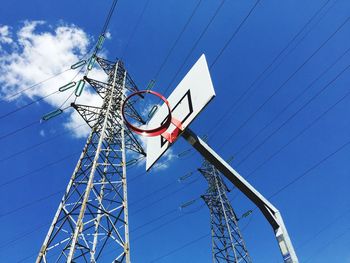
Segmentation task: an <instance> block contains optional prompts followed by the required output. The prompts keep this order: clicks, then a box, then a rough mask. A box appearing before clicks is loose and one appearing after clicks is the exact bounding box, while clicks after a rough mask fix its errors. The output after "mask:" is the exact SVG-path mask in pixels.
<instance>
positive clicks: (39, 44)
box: [0, 21, 105, 137]
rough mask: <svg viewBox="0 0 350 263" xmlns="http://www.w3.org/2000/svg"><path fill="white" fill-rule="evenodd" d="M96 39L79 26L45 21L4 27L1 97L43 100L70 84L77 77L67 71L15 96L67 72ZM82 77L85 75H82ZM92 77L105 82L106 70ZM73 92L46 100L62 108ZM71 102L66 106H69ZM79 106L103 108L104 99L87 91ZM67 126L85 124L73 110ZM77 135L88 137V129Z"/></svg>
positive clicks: (0, 54) (0, 48) (0, 31)
mask: <svg viewBox="0 0 350 263" xmlns="http://www.w3.org/2000/svg"><path fill="white" fill-rule="evenodd" d="M91 40H92V38H91V37H90V36H89V35H88V34H87V33H86V32H85V31H84V30H82V29H81V28H79V27H77V26H76V25H64V24H61V25H57V26H51V25H48V24H47V23H46V22H44V21H25V22H24V23H23V24H22V26H21V27H20V28H19V29H18V30H16V31H13V30H11V28H10V27H9V26H7V25H3V26H0V84H1V87H0V96H1V97H2V99H7V100H19V101H21V100H23V99H36V98H38V97H43V96H45V95H47V94H50V93H52V92H54V91H57V90H58V88H59V87H60V86H62V85H65V84H66V83H68V82H70V81H71V80H72V79H73V78H74V76H75V75H76V74H77V72H76V71H75V72H74V71H67V72H65V73H64V74H62V75H60V76H58V77H56V78H54V79H53V80H50V81H47V82H45V83H44V84H42V85H38V86H36V87H35V88H33V89H28V90H26V91H25V92H23V93H21V94H20V95H18V96H13V97H11V94H15V93H17V92H19V91H21V90H23V89H25V88H27V87H29V86H31V85H34V84H36V83H38V82H40V81H42V80H44V79H47V78H49V77H51V76H53V75H56V74H58V73H60V72H62V71H64V70H66V69H69V68H70V66H71V65H72V64H74V63H76V62H77V61H79V59H80V58H81V57H83V56H84V55H85V54H86V52H88V49H89V48H90V46H91V42H92V41H91ZM80 77H81V76H80ZM90 77H93V78H96V79H99V80H104V79H105V74H104V73H103V72H102V70H97V69H96V70H93V71H92V72H91V75H90ZM68 94H69V92H68V91H67V92H66V93H60V94H57V95H53V96H49V97H47V98H45V102H46V103H48V104H50V105H51V106H52V107H53V109H56V108H57V107H59V106H61V104H62V102H63V101H64V100H65V99H66V98H67V97H68ZM68 103H69V101H68V102H67V104H66V105H68ZM77 103H82V104H88V105H100V104H101V103H102V101H101V99H100V97H99V96H98V95H97V94H95V93H93V92H92V91H91V90H89V89H86V90H85V91H84V93H83V95H82V96H81V97H80V98H79V99H78V101H77ZM67 114H68V115H69V116H68V117H67V122H66V123H64V125H65V127H67V128H69V129H72V128H73V127H77V126H78V125H79V124H82V123H83V120H82V119H81V117H79V116H78V114H77V113H75V112H74V111H73V110H72V111H68V112H67ZM72 132H73V135H75V136H78V137H84V136H86V134H87V133H88V132H89V129H88V128H81V129H79V130H76V129H72Z"/></svg>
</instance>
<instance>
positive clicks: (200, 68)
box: [146, 54, 215, 171]
mask: <svg viewBox="0 0 350 263" xmlns="http://www.w3.org/2000/svg"><path fill="white" fill-rule="evenodd" d="M214 97H215V91H214V87H213V84H212V82H211V78H210V73H209V69H208V64H207V61H206V59H205V55H204V54H203V55H202V56H201V57H200V58H199V59H198V61H197V62H196V63H195V64H194V65H193V67H192V68H191V69H190V71H189V72H188V73H187V74H186V76H185V77H184V78H183V79H182V81H181V82H180V83H179V85H177V87H176V88H175V90H174V91H173V92H172V93H171V94H170V96H169V98H168V101H169V103H170V107H171V111H172V116H173V117H174V118H176V119H177V120H179V121H180V122H182V126H183V128H184V129H185V128H186V127H187V126H188V125H190V123H191V122H192V121H193V120H194V118H195V117H196V116H197V115H198V114H199V113H200V112H201V111H202V109H203V108H204V107H205V106H206V105H207V104H208V103H209V102H210V101H211V100H212V98H214ZM167 114H168V109H167V107H166V105H165V104H163V105H162V106H161V107H160V108H159V109H158V110H157V112H156V113H155V114H154V116H153V117H152V118H151V120H150V121H149V123H148V126H147V128H148V129H151V128H155V127H159V126H160V125H161V123H162V122H163V121H164V120H165V118H166V116H167ZM174 129H175V127H174V126H173V125H170V127H169V128H168V132H171V131H172V130H174ZM169 146H170V143H169V142H168V141H167V140H165V139H164V138H163V137H162V136H156V137H147V158H146V170H147V171H148V170H149V169H150V168H151V167H152V166H153V165H154V164H155V163H156V162H157V160H158V159H159V158H160V157H161V156H162V155H163V154H164V153H165V152H166V150H167V149H168V148H169Z"/></svg>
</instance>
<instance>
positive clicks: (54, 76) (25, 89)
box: [2, 68, 71, 101]
mask: <svg viewBox="0 0 350 263" xmlns="http://www.w3.org/2000/svg"><path fill="white" fill-rule="evenodd" d="M70 70H71V69H70V68H69V69H65V70H63V71H61V72H59V73H57V74H55V75H53V76H51V77H49V78H47V79H44V80H42V81H39V82H37V83H35V84H33V85H31V86H29V87H27V88H24V89H22V90H20V91H17V92H16V93H14V94H11V95H9V96H7V97H5V99H7V100H9V99H11V98H13V97H16V96H18V95H20V94H22V93H24V92H25V91H28V90H30V89H33V88H35V87H37V86H39V85H41V84H43V83H45V82H47V81H49V80H51V79H54V78H56V77H58V76H60V75H62V74H63V73H65V72H67V71H70ZM2 100H3V101H4V99H2Z"/></svg>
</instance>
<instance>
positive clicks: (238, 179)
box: [181, 128, 299, 263]
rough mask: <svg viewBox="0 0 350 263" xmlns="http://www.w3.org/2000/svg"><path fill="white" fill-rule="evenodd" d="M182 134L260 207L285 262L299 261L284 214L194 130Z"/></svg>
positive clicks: (187, 130) (295, 262)
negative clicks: (285, 223) (283, 217)
mask: <svg viewBox="0 0 350 263" xmlns="http://www.w3.org/2000/svg"><path fill="white" fill-rule="evenodd" d="M181 135H182V137H184V138H185V139H186V140H187V141H188V142H189V143H190V144H191V145H192V146H193V147H194V148H195V149H196V150H197V151H198V152H199V153H200V154H201V155H202V156H203V157H204V158H205V159H206V160H208V161H209V162H210V163H211V164H212V165H214V166H215V168H216V169H218V170H219V171H220V172H221V173H222V174H223V175H224V176H226V178H227V179H228V180H230V181H231V182H232V183H233V184H234V185H235V186H236V187H237V188H238V189H239V190H240V191H241V192H242V193H243V194H244V195H245V196H247V197H248V198H249V199H250V200H251V201H252V202H253V203H254V204H255V205H256V206H257V207H258V208H259V209H260V211H261V212H262V213H263V215H264V216H265V218H266V219H267V221H268V222H269V223H270V225H271V226H272V228H273V230H274V233H275V237H276V239H277V242H278V245H279V248H280V251H281V253H282V257H283V260H284V262H285V263H298V262H299V261H298V258H297V255H296V253H295V250H294V247H293V245H292V242H291V240H290V238H289V235H288V232H287V229H286V227H285V225H284V222H283V219H282V216H281V214H280V212H279V211H278V210H277V209H276V207H274V206H273V205H272V204H271V203H270V202H269V201H268V200H267V199H266V198H265V197H264V196H263V195H262V194H260V193H259V192H258V191H257V190H256V189H255V188H254V187H253V186H252V185H251V184H249V183H248V182H247V181H246V180H245V179H244V178H243V177H242V176H241V175H240V174H239V173H238V172H237V171H236V170H234V169H233V168H232V167H231V166H230V165H229V164H228V163H227V162H226V161H225V160H223V159H222V158H221V157H220V156H219V155H218V154H217V153H216V152H215V151H214V150H213V149H212V148H211V147H210V146H209V145H208V144H207V143H205V142H204V141H203V140H202V139H201V138H199V137H198V136H197V135H196V134H195V133H194V132H193V131H191V130H190V129H189V128H186V129H185V130H184V131H183V133H182V134H181Z"/></svg>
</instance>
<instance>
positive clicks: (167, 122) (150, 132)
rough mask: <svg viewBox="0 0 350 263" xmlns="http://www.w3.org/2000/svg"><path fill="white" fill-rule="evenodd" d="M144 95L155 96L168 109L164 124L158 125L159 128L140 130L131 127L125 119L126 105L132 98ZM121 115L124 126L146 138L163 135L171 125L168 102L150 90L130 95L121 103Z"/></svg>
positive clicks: (133, 126)
mask: <svg viewBox="0 0 350 263" xmlns="http://www.w3.org/2000/svg"><path fill="white" fill-rule="evenodd" d="M145 93H150V94H152V95H155V96H157V97H158V98H160V99H161V100H162V101H163V102H164V103H165V105H166V106H167V108H168V115H167V117H166V119H165V121H164V123H163V124H162V125H160V126H159V127H157V128H154V129H142V128H139V127H137V126H135V125H132V124H131V123H130V122H129V121H128V120H127V118H126V114H125V107H126V105H127V102H128V101H129V100H130V99H131V98H132V97H134V96H137V95H140V94H145ZM122 115H123V119H124V122H125V124H126V126H128V127H129V128H130V129H131V130H132V131H134V132H135V133H137V134H140V135H142V136H147V137H154V136H158V135H161V134H163V133H164V132H165V131H166V130H167V129H168V128H169V126H170V124H171V109H170V104H169V102H168V100H167V99H166V98H165V97H164V96H163V95H161V94H160V93H158V92H155V91H152V90H140V91H136V92H134V93H132V94H130V95H129V96H128V97H127V98H126V99H125V100H124V102H123V105H122Z"/></svg>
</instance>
